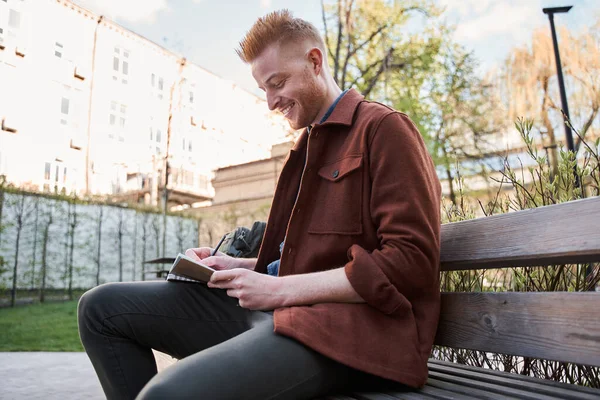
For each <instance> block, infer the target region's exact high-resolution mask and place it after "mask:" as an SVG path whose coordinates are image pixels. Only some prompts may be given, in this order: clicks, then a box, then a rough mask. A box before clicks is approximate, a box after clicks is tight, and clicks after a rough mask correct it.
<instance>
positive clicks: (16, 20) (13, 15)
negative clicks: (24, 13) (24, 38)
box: [8, 9, 21, 29]
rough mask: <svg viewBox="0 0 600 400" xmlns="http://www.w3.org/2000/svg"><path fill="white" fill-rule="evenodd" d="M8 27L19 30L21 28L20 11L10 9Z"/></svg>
mask: <svg viewBox="0 0 600 400" xmlns="http://www.w3.org/2000/svg"><path fill="white" fill-rule="evenodd" d="M8 26H9V27H10V28H14V29H19V27H20V26H21V14H20V13H19V12H18V11H15V10H13V9H10V11H9V12H8Z"/></svg>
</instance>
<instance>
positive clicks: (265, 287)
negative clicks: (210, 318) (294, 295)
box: [208, 268, 284, 310]
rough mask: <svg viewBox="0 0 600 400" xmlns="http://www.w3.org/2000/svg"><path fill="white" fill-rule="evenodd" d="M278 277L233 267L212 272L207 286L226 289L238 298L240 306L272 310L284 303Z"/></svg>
mask: <svg viewBox="0 0 600 400" xmlns="http://www.w3.org/2000/svg"><path fill="white" fill-rule="evenodd" d="M280 279H281V278H277V277H274V276H269V275H265V274H260V273H258V272H254V271H249V270H247V269H240V268H235V269H230V270H226V271H217V272H215V273H213V274H212V277H211V278H210V281H209V282H208V287H210V288H218V289H226V290H227V295H228V296H230V297H236V298H237V299H238V300H239V305H240V307H244V308H248V309H250V310H274V309H276V308H278V307H282V306H283V303H284V294H283V293H281V292H280V290H279V286H280V285H278V281H279V280H280Z"/></svg>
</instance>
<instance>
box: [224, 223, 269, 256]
mask: <svg viewBox="0 0 600 400" xmlns="http://www.w3.org/2000/svg"><path fill="white" fill-rule="evenodd" d="M266 226H267V224H266V222H260V221H255V222H254V223H253V224H252V228H250V229H248V228H246V227H245V226H239V227H237V228H235V229H234V230H233V231H231V232H229V233H226V234H225V236H224V238H223V239H222V240H223V242H222V244H221V246H220V247H219V250H220V251H221V252H223V253H225V254H227V255H230V256H232V257H236V258H255V257H257V256H258V251H259V250H260V245H261V243H262V239H263V235H264V233H265V228H266Z"/></svg>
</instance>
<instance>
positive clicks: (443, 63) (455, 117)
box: [423, 42, 505, 205]
mask: <svg viewBox="0 0 600 400" xmlns="http://www.w3.org/2000/svg"><path fill="white" fill-rule="evenodd" d="M476 68H477V61H476V60H475V58H474V57H473V55H472V53H469V52H467V51H466V50H465V49H464V48H462V47H461V46H459V45H456V44H453V43H451V42H448V43H446V44H445V45H444V46H443V48H442V49H441V51H440V55H439V65H438V66H437V68H436V69H435V71H434V72H433V73H432V75H431V77H430V78H429V79H428V81H427V90H426V93H427V94H426V95H424V99H423V102H424V103H425V104H427V106H428V110H427V114H428V119H427V120H426V121H424V125H425V127H424V130H425V132H427V134H428V135H429V136H430V138H431V140H432V145H433V148H432V155H433V157H434V159H435V161H436V164H437V165H439V166H441V167H442V168H443V170H444V174H445V177H446V179H447V183H448V186H449V192H450V200H451V201H452V203H454V204H455V205H456V194H455V190H454V175H453V172H452V171H453V169H454V166H455V165H456V164H457V163H462V164H463V168H462V169H463V170H464V169H465V168H466V166H465V165H464V164H465V161H475V162H476V163H475V164H477V161H479V160H482V159H484V158H485V157H486V153H487V152H488V151H490V150H493V149H494V145H493V143H492V142H493V141H494V139H495V138H494V137H493V135H494V134H496V133H498V132H500V131H501V130H502V129H504V128H505V122H504V120H503V118H502V116H501V114H500V112H499V111H500V108H499V104H498V103H499V102H498V101H497V100H495V96H494V89H493V86H492V85H490V84H488V83H486V82H485V81H484V80H482V79H480V78H479V77H478V76H477V74H476V72H475V71H476Z"/></svg>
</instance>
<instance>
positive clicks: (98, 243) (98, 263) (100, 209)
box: [94, 204, 104, 286]
mask: <svg viewBox="0 0 600 400" xmlns="http://www.w3.org/2000/svg"><path fill="white" fill-rule="evenodd" d="M103 216H104V206H103V205H102V204H99V205H98V214H97V218H96V223H97V227H98V228H97V230H96V257H95V259H94V261H95V262H96V286H98V285H100V266H101V265H102V261H101V256H102V220H103Z"/></svg>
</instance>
